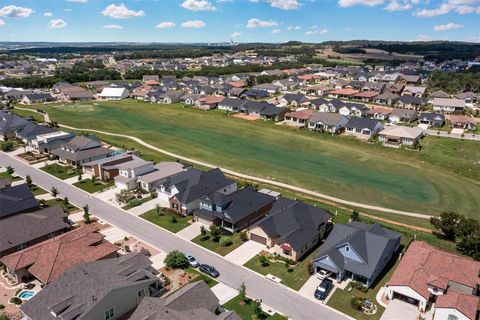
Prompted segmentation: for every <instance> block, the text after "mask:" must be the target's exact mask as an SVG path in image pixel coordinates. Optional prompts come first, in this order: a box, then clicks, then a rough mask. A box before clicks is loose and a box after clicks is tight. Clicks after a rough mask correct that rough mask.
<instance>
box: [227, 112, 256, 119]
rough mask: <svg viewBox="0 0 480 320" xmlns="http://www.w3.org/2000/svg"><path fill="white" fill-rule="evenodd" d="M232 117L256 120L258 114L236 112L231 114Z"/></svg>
mask: <svg viewBox="0 0 480 320" xmlns="http://www.w3.org/2000/svg"><path fill="white" fill-rule="evenodd" d="M232 117H233V118H237V119H243V120H248V121H253V120H258V119H259V118H258V116H254V115H250V114H243V113H237V114H234V115H233V116H232Z"/></svg>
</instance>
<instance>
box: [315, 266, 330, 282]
mask: <svg viewBox="0 0 480 320" xmlns="http://www.w3.org/2000/svg"><path fill="white" fill-rule="evenodd" d="M315 275H316V276H317V279H319V280H322V281H323V280H324V279H327V278H328V277H330V276H331V275H332V273H331V272H330V271H327V270H323V269H322V270H320V271H319V272H317V273H316V274H315Z"/></svg>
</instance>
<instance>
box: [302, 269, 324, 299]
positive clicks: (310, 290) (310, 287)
mask: <svg viewBox="0 0 480 320" xmlns="http://www.w3.org/2000/svg"><path fill="white" fill-rule="evenodd" d="M320 282H321V281H320V280H319V279H318V278H317V277H316V276H315V275H313V276H311V277H310V278H309V279H308V280H307V282H305V284H304V285H303V286H302V287H301V288H300V290H298V293H299V294H301V295H302V296H304V297H305V298H308V299H310V300H313V301H318V300H317V299H315V297H314V296H313V295H314V293H315V290H316V289H317V287H318V286H319V285H320Z"/></svg>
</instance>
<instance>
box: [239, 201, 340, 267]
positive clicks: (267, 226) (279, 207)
mask: <svg viewBox="0 0 480 320" xmlns="http://www.w3.org/2000/svg"><path fill="white" fill-rule="evenodd" d="M331 219H332V215H331V214H330V213H329V212H328V211H325V210H323V209H321V208H317V207H313V206H310V205H308V204H306V203H304V202H301V201H297V200H289V199H285V198H283V197H280V198H278V199H277V201H275V203H274V204H273V207H272V208H271V209H270V211H269V212H268V214H267V215H266V216H265V217H264V218H263V219H261V220H260V221H258V222H257V223H255V224H254V225H253V226H251V227H250V228H249V229H248V231H247V235H248V237H249V239H250V240H253V241H256V242H259V243H261V244H264V245H265V246H267V247H268V248H273V251H274V252H275V253H276V254H278V255H279V256H282V257H285V258H288V259H292V260H295V261H298V260H300V259H301V258H303V257H304V256H305V255H306V254H308V253H309V252H310V251H311V249H312V248H314V247H315V246H316V245H318V243H319V241H320V240H322V239H323V237H324V235H325V232H326V231H327V229H329V228H330V225H331Z"/></svg>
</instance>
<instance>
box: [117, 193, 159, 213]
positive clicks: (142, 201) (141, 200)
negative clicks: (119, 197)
mask: <svg viewBox="0 0 480 320" xmlns="http://www.w3.org/2000/svg"><path fill="white" fill-rule="evenodd" d="M150 200H152V197H151V196H148V197H145V198H143V199H140V200H139V202H138V205H135V206H131V205H130V204H127V205H125V206H123V207H122V209H123V210H128V209H132V208H134V207H138V206H141V205H142V204H144V203H145V202H147V201H150Z"/></svg>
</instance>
